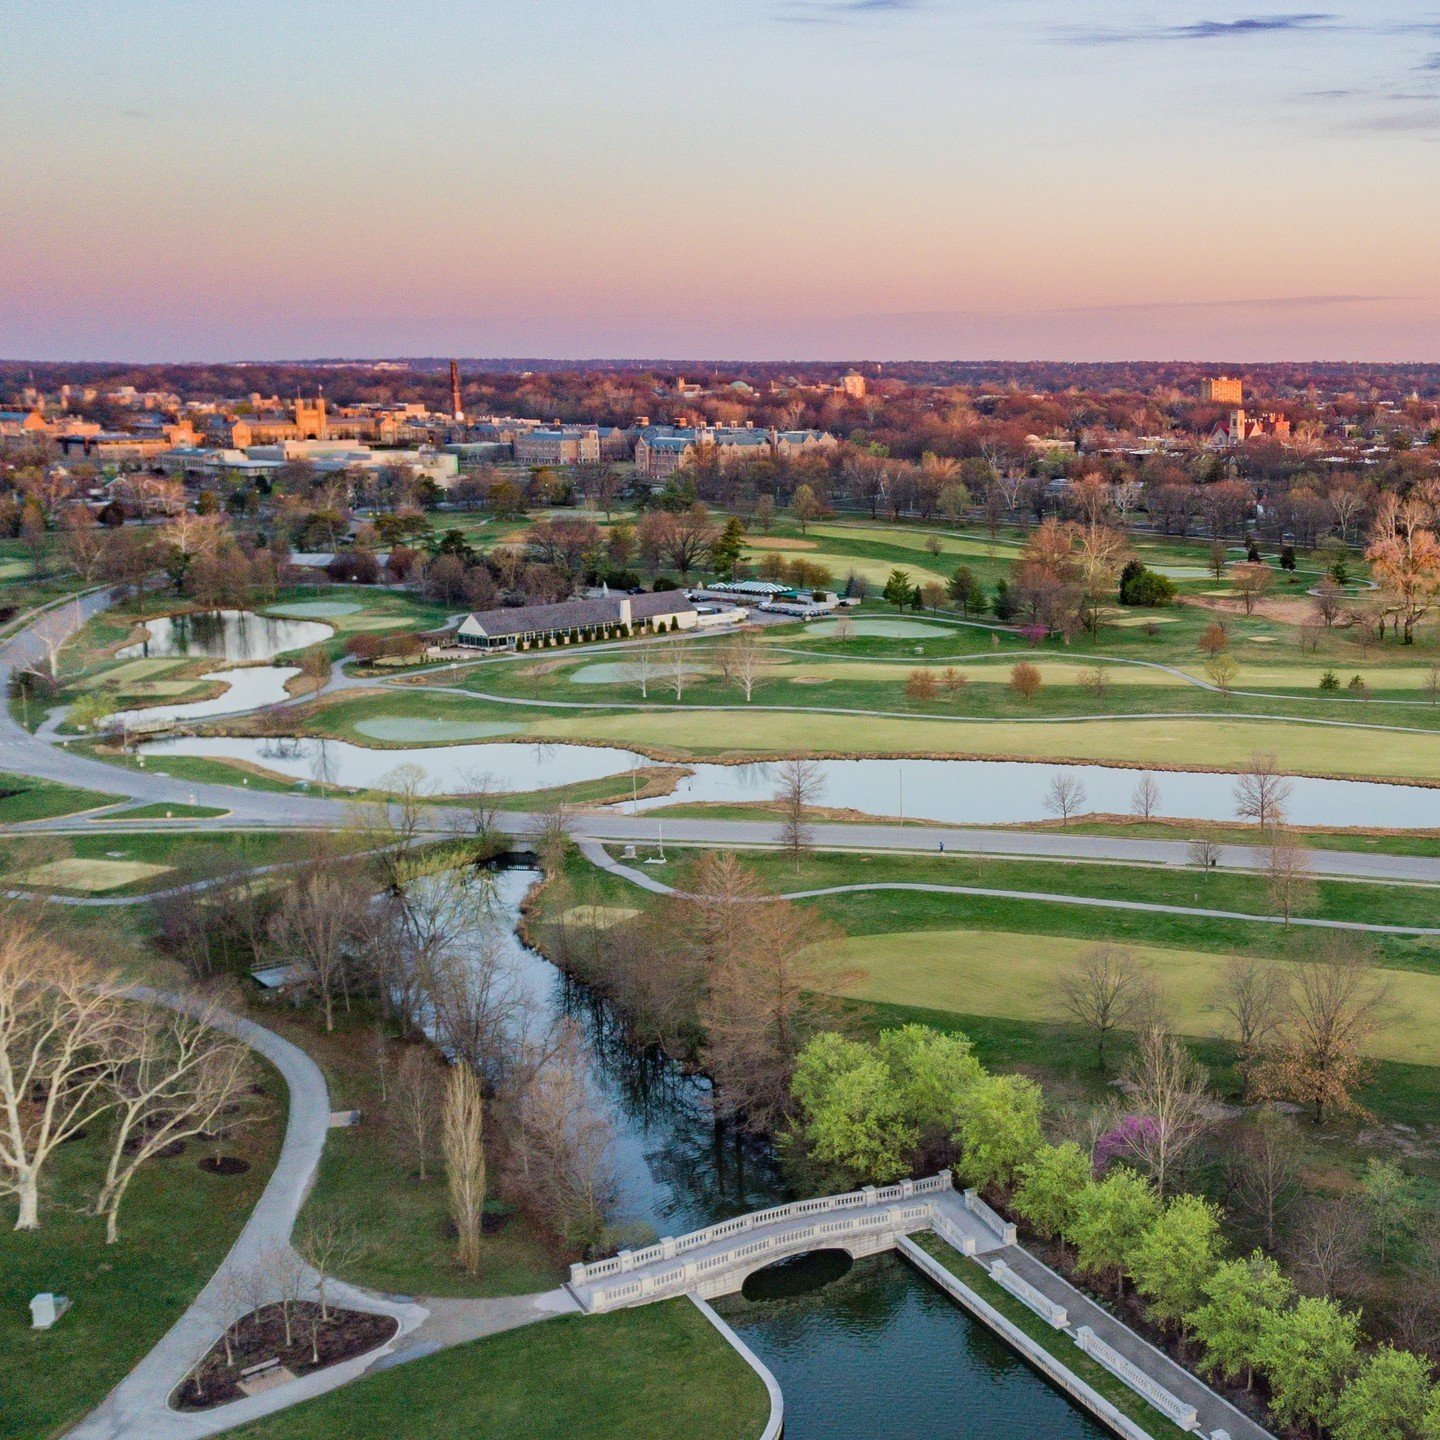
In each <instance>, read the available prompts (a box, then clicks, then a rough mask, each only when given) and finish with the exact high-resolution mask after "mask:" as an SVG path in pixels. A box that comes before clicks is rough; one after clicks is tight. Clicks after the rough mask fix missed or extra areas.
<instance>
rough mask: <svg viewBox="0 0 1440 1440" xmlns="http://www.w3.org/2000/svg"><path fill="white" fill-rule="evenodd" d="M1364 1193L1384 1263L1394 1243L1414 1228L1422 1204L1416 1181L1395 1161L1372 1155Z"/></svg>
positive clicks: (1366, 1173)
mask: <svg viewBox="0 0 1440 1440" xmlns="http://www.w3.org/2000/svg"><path fill="white" fill-rule="evenodd" d="M1360 1194H1361V1197H1362V1199H1363V1202H1364V1205H1365V1214H1366V1218H1367V1219H1368V1220H1369V1222H1370V1234H1371V1237H1372V1238H1373V1239H1374V1242H1375V1247H1376V1249H1377V1250H1378V1251H1379V1254H1380V1263H1381V1264H1382V1265H1383V1264H1384V1263H1385V1261H1386V1260H1387V1259H1388V1258H1389V1255H1390V1251H1391V1249H1392V1248H1393V1247H1394V1245H1395V1244H1396V1243H1397V1242H1398V1241H1402V1240H1404V1238H1405V1237H1406V1236H1407V1235H1408V1234H1409V1233H1410V1232H1411V1230H1412V1229H1413V1227H1414V1224H1415V1215H1416V1212H1417V1210H1418V1209H1419V1205H1420V1201H1419V1197H1418V1196H1417V1195H1416V1193H1415V1182H1414V1181H1413V1180H1412V1179H1411V1178H1410V1176H1408V1175H1407V1174H1406V1173H1405V1172H1404V1171H1403V1170H1402V1169H1401V1168H1400V1167H1399V1166H1398V1165H1397V1164H1396V1163H1395V1162H1394V1161H1393V1160H1377V1159H1374V1158H1373V1157H1372V1158H1371V1159H1370V1160H1368V1161H1367V1162H1366V1165H1365V1173H1364V1175H1363V1176H1362V1177H1361V1179H1360Z"/></svg>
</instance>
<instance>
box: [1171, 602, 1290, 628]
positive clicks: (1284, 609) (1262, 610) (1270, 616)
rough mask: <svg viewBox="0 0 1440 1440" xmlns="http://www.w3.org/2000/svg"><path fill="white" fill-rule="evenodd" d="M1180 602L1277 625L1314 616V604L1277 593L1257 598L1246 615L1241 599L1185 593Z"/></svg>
mask: <svg viewBox="0 0 1440 1440" xmlns="http://www.w3.org/2000/svg"><path fill="white" fill-rule="evenodd" d="M1180 604H1182V605H1192V606H1194V608H1195V609H1197V610H1205V611H1209V612H1210V613H1211V614H1215V615H1237V616H1239V617H1240V618H1241V619H1242V620H1243V619H1250V620H1273V621H1274V622H1275V623H1276V624H1277V625H1304V624H1307V623H1308V622H1310V621H1312V620H1314V618H1315V607H1314V604H1313V603H1312V602H1311V601H1310V600H1308V599H1305V598H1304V597H1302V596H1295V597H1294V598H1291V597H1289V596H1278V595H1277V596H1271V597H1269V598H1267V599H1264V600H1257V601H1256V602H1255V608H1254V610H1253V611H1252V612H1251V613H1250V615H1249V616H1246V614H1245V606H1244V604H1243V603H1242V602H1241V601H1239V600H1235V599H1231V598H1228V597H1227V598H1222V597H1220V596H1215V597H1213V598H1212V597H1208V596H1199V595H1186V596H1183V597H1181V600H1180Z"/></svg>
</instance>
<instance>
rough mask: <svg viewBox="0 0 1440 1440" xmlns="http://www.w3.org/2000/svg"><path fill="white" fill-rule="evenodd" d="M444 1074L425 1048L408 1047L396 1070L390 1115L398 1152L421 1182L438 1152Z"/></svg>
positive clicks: (418, 1046) (422, 1046)
mask: <svg viewBox="0 0 1440 1440" xmlns="http://www.w3.org/2000/svg"><path fill="white" fill-rule="evenodd" d="M440 1079H441V1073H440V1070H439V1067H438V1066H437V1065H436V1063H435V1057H434V1055H433V1054H432V1053H431V1052H430V1050H429V1049H428V1047H426V1046H424V1045H410V1046H407V1047H406V1049H405V1052H404V1054H403V1055H401V1057H400V1064H399V1065H398V1066H397V1067H396V1070H395V1083H394V1087H393V1089H392V1092H391V1098H390V1106H389V1109H388V1111H387V1114H388V1116H389V1119H390V1123H391V1126H392V1128H393V1131H394V1135H395V1140H396V1142H397V1148H398V1149H399V1150H400V1151H401V1153H402V1154H403V1155H404V1156H405V1157H406V1158H407V1159H408V1160H409V1162H410V1163H411V1164H413V1165H414V1166H415V1169H416V1171H417V1173H418V1176H419V1178H420V1179H421V1180H424V1179H425V1178H426V1174H425V1172H426V1167H427V1165H428V1164H429V1161H430V1156H431V1155H432V1153H433V1152H434V1145H435V1125H436V1122H437V1120H438V1119H439V1116H440V1089H441V1087H440Z"/></svg>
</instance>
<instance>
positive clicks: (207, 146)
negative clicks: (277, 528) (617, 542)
mask: <svg viewBox="0 0 1440 1440" xmlns="http://www.w3.org/2000/svg"><path fill="white" fill-rule="evenodd" d="M16 9H17V12H18V13H17V15H16V17H15V22H16V25H17V28H19V29H22V30H23V31H24V33H26V35H27V37H28V40H29V44H28V47H27V56H28V57H29V58H28V59H27V63H26V64H24V65H22V64H21V63H20V60H21V57H20V55H19V54H18V53H17V51H16V50H13V49H12V50H11V51H10V52H9V53H8V55H7V56H5V57H0V81H3V85H0V116H3V118H4V122H5V125H6V130H7V134H8V135H9V136H10V137H11V140H10V146H9V154H8V157H7V167H8V169H9V171H10V172H11V174H10V177H9V181H8V183H7V186H6V191H7V199H6V202H5V203H6V210H7V212H8V214H7V218H8V219H9V221H10V223H8V224H7V225H6V226H5V227H3V231H0V354H3V355H6V356H11V357H14V358H15V359H19V360H33V361H37V362H39V361H46V360H75V361H83V360H95V361H99V360H107V359H108V360H114V361H117V362H120V363H124V362H134V363H144V362H155V361H171V362H176V363H179V362H182V361H191V360H193V361H202V362H203V361H209V362H212V363H220V362H227V361H236V360H242V359H248V360H252V361H256V360H261V359H264V358H266V357H275V358H276V359H278V358H280V357H287V358H291V359H292V360H293V359H294V357H303V356H311V357H321V356H354V357H360V356H367V357H368V356H412V357H418V356H423V355H446V354H461V355H477V354H489V355H494V356H497V357H499V356H535V357H541V356H554V357H556V358H557V359H558V358H572V359H600V358H610V359H616V360H624V359H629V358H633V359H636V360H643V359H655V358H658V357H663V356H697V357H705V356H717V355H730V356H736V357H743V358H745V359H748V360H752V361H785V360H795V361H800V360H810V361H814V362H830V361H844V360H847V359H850V358H853V357H855V356H857V355H860V356H865V357H867V358H869V359H874V360H878V361H887V360H888V361H897V360H916V361H923V360H939V359H945V360H974V361H977V362H984V361H991V362H997V363H998V362H1023V361H1025V360H1032V361H1038V360H1057V361H1066V360H1073V361H1126V360H1130V361H1161V360H1176V361H1196V362H1198V361H1201V360H1207V361H1213V360H1214V357H1215V356H1216V355H1229V356H1241V357H1244V362H1245V363H1253V364H1261V363H1272V362H1287V361H1288V362H1304V361H1307V360H1311V361H1314V360H1323V359H1334V360H1355V361H1368V362H1385V361H1397V362H1404V361H1409V362H1419V363H1424V362H1435V361H1440V338H1437V337H1440V267H1437V266H1436V264H1435V261H1434V245H1433V239H1432V237H1433V235H1434V233H1436V230H1437V228H1440V192H1437V191H1436V189H1435V187H1433V186H1426V185H1424V184H1423V176H1424V174H1425V173H1427V171H1428V169H1429V168H1433V165H1434V160H1435V154H1436V151H1435V144H1436V142H1437V140H1440V14H1435V13H1432V12H1430V11H1428V10H1427V9H1426V8H1425V7H1424V5H1423V4H1421V3H1420V0H1392V3H1390V4H1388V5H1386V6H1384V7H1383V11H1382V12H1380V13H1377V12H1376V11H1375V10H1374V9H1373V8H1370V9H1365V8H1361V7H1359V6H1358V5H1355V4H1351V5H1349V6H1347V7H1344V8H1340V7H1336V8H1333V9H1329V10H1324V11H1320V10H1316V11H1309V10H1300V9H1298V8H1296V9H1293V10H1289V11H1283V10H1276V11H1269V10H1265V11H1263V12H1257V11H1256V10H1255V9H1253V8H1250V7H1245V6H1238V7H1237V6H1236V5H1234V4H1225V3H1214V4H1208V5H1204V6H1197V5H1193V4H1188V3H1176V0H1162V3H1159V4H1148V5H1142V4H1139V3H1137V0H1105V3H1092V4H1088V5H1085V6H1075V5H1073V4H1068V5H1067V4H1064V3H1062V0H977V3H973V4H969V5H965V6H961V5H960V4H958V3H956V0H740V3H737V4H736V5H735V6H733V7H729V8H728V9H727V10H726V11H724V12H723V13H721V12H717V11H716V10H714V9H713V8H709V7H705V8H702V7H699V6H695V5H690V6H684V5H682V6H679V7H676V6H673V5H669V6H667V5H662V4H661V3H660V0H611V3H609V4H608V5H606V6H603V7H596V6H593V5H591V6H586V5H583V4H581V3H580V0H554V3H552V4H550V5H547V6H546V7H543V9H542V8H539V7H515V6H513V5H506V4H504V3H502V0H479V3H476V4H471V5H466V6H461V5H459V4H457V3H454V0H417V3H416V4H414V5H412V6H410V7H407V9H406V10H405V12H404V13H403V14H397V13H396V12H395V10H394V8H393V7H387V6H384V5H382V4H380V3H379V0H356V3H355V4H353V5H351V6H348V7H345V8H344V9H343V10H342V9H341V8H340V7H338V6H335V5H334V4H329V3H326V4H322V3H318V0H311V3H308V4H305V5H302V6H300V7H296V6H293V5H290V6H286V5H282V4H281V3H279V0H256V3H254V4H250V5H247V6H246V8H245V11H244V16H245V23H244V24H243V25H241V24H239V23H237V19H236V16H237V14H238V13H239V12H238V11H237V9H236V7H233V6H226V5H216V6H213V7H206V8H205V10H204V11H203V12H192V11H191V10H189V9H187V8H186V7H181V6H174V5H165V4H156V3H154V0H114V3H111V4H107V5H101V4H99V3H98V0H77V3H76V4H75V5H73V6H70V7H66V8H65V9H64V11H63V12H58V11H56V10H55V9H54V7H48V6H44V5H41V4H40V3H39V0H17V6H16ZM342 18H343V21H344V23H340V22H341V20H342ZM36 54H40V55H44V56H45V57H46V58H47V61H48V62H49V63H47V64H44V65H35V64H33V63H30V61H33V57H34V56H35V55H36ZM1231 363H1240V362H1236V361H1233V360H1232V362H1231Z"/></svg>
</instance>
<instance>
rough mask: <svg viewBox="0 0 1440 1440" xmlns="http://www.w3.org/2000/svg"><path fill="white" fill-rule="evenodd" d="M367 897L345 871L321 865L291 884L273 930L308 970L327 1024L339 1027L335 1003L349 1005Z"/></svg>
mask: <svg viewBox="0 0 1440 1440" xmlns="http://www.w3.org/2000/svg"><path fill="white" fill-rule="evenodd" d="M365 904H366V896H365V893H364V891H363V890H362V889H361V888H360V887H359V886H357V884H356V883H355V881H354V879H353V877H351V876H350V875H348V874H347V873H345V872H344V871H336V870H328V869H317V870H312V871H310V872H309V873H307V874H305V875H303V876H299V877H297V878H296V879H294V880H292V881H291V883H290V884H289V885H288V886H287V888H286V891H285V895H284V898H283V899H282V900H281V902H280V908H279V910H278V912H277V913H276V915H275V919H274V922H273V925H272V930H271V935H272V939H273V940H274V943H275V944H276V946H277V947H278V948H279V949H280V950H281V951H283V952H284V953H285V954H287V955H288V956H289V957H290V958H291V960H292V961H293V962H294V963H295V964H296V965H297V966H299V967H300V969H301V970H302V971H303V972H304V974H305V978H306V981H307V983H308V984H309V986H310V988H311V989H312V990H313V991H314V992H315V994H316V995H317V996H318V997H319V1000H320V1006H321V1010H322V1012H323V1014H324V1016H325V1029H326V1030H327V1031H331V1030H334V1028H335V1002H336V999H337V997H339V996H342V995H343V997H344V1000H345V1006H346V1009H347V1010H348V1009H349V1006H350V990H351V981H352V968H353V964H354V961H355V957H356V951H357V945H358V940H359V928H360V922H361V919H362V917H363V916H364V914H365Z"/></svg>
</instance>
